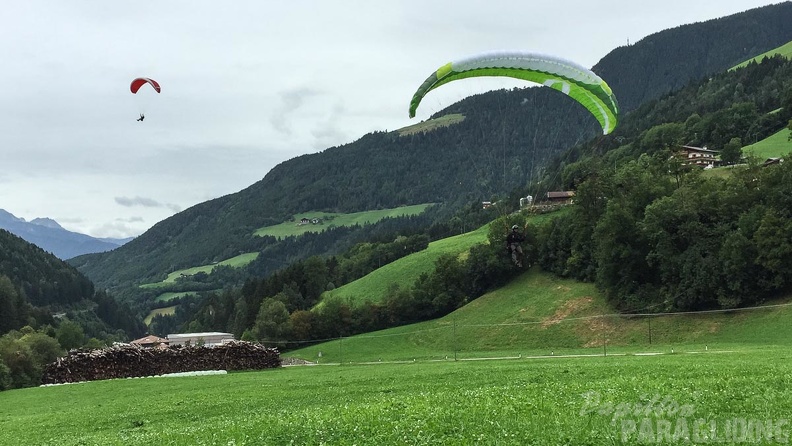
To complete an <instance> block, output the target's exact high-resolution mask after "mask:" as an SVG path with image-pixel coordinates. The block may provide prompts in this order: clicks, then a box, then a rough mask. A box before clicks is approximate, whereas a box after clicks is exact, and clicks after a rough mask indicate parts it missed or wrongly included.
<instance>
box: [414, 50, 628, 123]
mask: <svg viewBox="0 0 792 446" xmlns="http://www.w3.org/2000/svg"><path fill="white" fill-rule="evenodd" d="M477 76H506V77H512V78H517V79H523V80H527V81H531V82H535V83H537V84H541V85H544V86H546V87H550V88H552V89H554V90H556V91H560V92H562V93H564V94H566V95H568V96H570V97H571V98H573V99H574V100H576V101H577V102H579V103H580V104H581V105H582V106H584V107H585V108H586V109H587V110H588V111H589V112H590V113H591V114H592V115H593V116H594V117H595V118H596V119H597V121H598V122H599V123H600V125H601V126H602V133H604V134H606V135H607V134H608V133H610V132H611V131H613V129H614V128H616V124H617V123H618V118H619V106H618V103H617V102H616V97H615V96H614V95H613V92H612V91H611V89H610V87H609V86H608V84H607V83H605V81H604V80H602V79H601V78H600V77H599V76H597V75H596V74H594V72H592V71H591V70H589V69H587V68H585V67H583V66H581V65H578V64H576V63H574V62H571V61H568V60H564V59H561V58H559V57H555V56H548V55H544V54H537V53H527V52H519V51H499V52H491V53H483V54H478V55H475V56H472V57H468V58H466V59H460V60H458V61H455V62H449V63H447V64H445V65H443V66H442V67H440V68H438V69H437V71H435V72H434V73H432V74H431V75H430V76H429V77H428V78H426V80H425V81H424V82H423V84H421V86H420V87H418V90H417V91H416V92H415V94H414V95H413V97H412V100H411V101H410V117H411V118H413V117H415V111H416V110H417V109H418V105H419V104H420V103H421V100H422V99H423V97H424V96H426V94H427V93H429V92H430V91H432V90H434V89H435V88H437V87H439V86H441V85H444V84H447V83H449V82H453V81H455V80H459V79H465V78H470V77H477Z"/></svg>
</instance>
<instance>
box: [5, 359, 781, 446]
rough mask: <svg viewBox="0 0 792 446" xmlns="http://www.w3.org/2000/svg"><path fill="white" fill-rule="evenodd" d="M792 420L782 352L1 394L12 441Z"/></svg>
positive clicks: (303, 440)
mask: <svg viewBox="0 0 792 446" xmlns="http://www.w3.org/2000/svg"><path fill="white" fill-rule="evenodd" d="M789 419H792V355H790V352H789V350H788V349H787V348H775V349H750V348H748V349H743V350H739V351H732V352H713V351H710V352H708V353H697V354H674V355H660V356H608V357H584V358H547V359H518V360H501V361H459V362H454V361H444V362H423V363H422V362H418V363H414V364H413V363H410V364H381V365H368V366H365V365H357V366H349V365H347V366H313V367H289V368H282V369H276V370H268V371H261V372H247V373H233V374H229V375H214V376H201V377H181V378H145V379H131V380H114V381H101V382H91V383H83V384H74V385H66V386H56V387H45V388H31V389H21V390H12V391H6V392H1V393H0V444H3V445H64V446H69V445H124V446H127V445H174V446H177V445H282V444H297V445H320V444H333V445H353V444H356V445H405V444H409V445H419V444H420V445H481V444H484V445H495V444H497V445H554V444H568V445H584V444H585V445H618V444H637V443H660V442H662V443H663V444H690V443H691V442H692V443H704V442H712V443H721V444H724V443H727V444H734V443H737V442H751V443H759V444H774V443H775V442H779V443H785V442H787V441H788V440H789V434H790V430H792V425H790V423H789V422H788V421H786V420H789ZM785 422H786V423H785ZM757 426H758V427H760V428H761V429H759V430H758V431H757ZM768 427H769V429H768ZM757 439H759V440H760V441H758V442H756V440H757Z"/></svg>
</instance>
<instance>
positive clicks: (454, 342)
mask: <svg viewBox="0 0 792 446" xmlns="http://www.w3.org/2000/svg"><path fill="white" fill-rule="evenodd" d="M452 320H453V321H454V330H453V339H452V344H453V345H454V361H456V360H457V342H456V316H454V318H453V319H452Z"/></svg>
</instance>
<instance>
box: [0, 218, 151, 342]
mask: <svg viewBox="0 0 792 446" xmlns="http://www.w3.org/2000/svg"><path fill="white" fill-rule="evenodd" d="M56 313H58V314H61V315H63V316H67V317H69V316H71V318H72V319H74V320H75V321H78V322H80V323H81V324H83V325H84V329H85V332H86V333H88V334H90V335H91V336H95V337H104V336H106V335H108V334H111V333H114V332H115V331H116V330H118V329H121V330H123V331H124V332H125V333H127V334H128V335H130V336H134V335H137V334H139V333H140V332H141V331H142V326H141V324H140V322H139V321H137V320H136V318H135V317H133V316H132V314H131V313H130V311H129V310H128V309H126V308H125V307H124V306H122V305H119V304H117V303H116V301H115V300H114V299H113V298H112V297H110V296H108V295H107V294H105V293H104V292H96V290H95V289H94V286H93V284H92V283H91V282H90V281H89V280H88V279H87V278H86V277H85V276H84V275H83V274H82V273H80V272H79V271H77V269H75V268H74V267H72V266H70V265H69V264H67V263H66V262H64V261H62V260H60V259H58V258H57V257H55V256H54V255H52V254H49V253H47V252H45V251H44V250H42V249H41V248H39V247H38V246H35V245H33V244H31V243H28V242H26V241H25V240H23V239H21V238H19V237H17V236H15V235H13V234H11V233H10V232H8V231H6V230H4V229H0V334H3V333H5V332H7V331H8V330H16V329H19V328H21V327H23V326H25V325H34V326H39V325H42V324H51V325H53V326H54V325H57V323H58V321H57V320H56V319H54V318H53V314H56Z"/></svg>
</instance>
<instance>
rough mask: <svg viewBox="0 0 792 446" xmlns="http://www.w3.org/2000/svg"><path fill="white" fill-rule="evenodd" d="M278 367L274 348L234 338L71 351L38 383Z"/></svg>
mask: <svg viewBox="0 0 792 446" xmlns="http://www.w3.org/2000/svg"><path fill="white" fill-rule="evenodd" d="M280 366H281V360H280V353H279V352H278V349H276V348H268V347H264V346H263V345H261V344H255V343H252V342H244V341H234V342H230V343H227V344H223V345H217V346H213V347H204V346H194V347H193V346H189V347H186V346H172V347H166V348H146V347H139V346H136V345H119V346H113V347H109V348H105V349H99V350H72V351H70V352H69V354H68V355H67V356H64V357H62V358H58V359H57V360H56V361H55V362H53V363H51V364H48V365H47V366H46V367H45V369H44V374H43V376H42V383H43V384H62V383H71V382H81V381H94V380H99V379H115V378H135V377H142V376H156V375H164V374H168V373H179V372H194V371H203V370H260V369H269V368H274V367H280Z"/></svg>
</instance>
